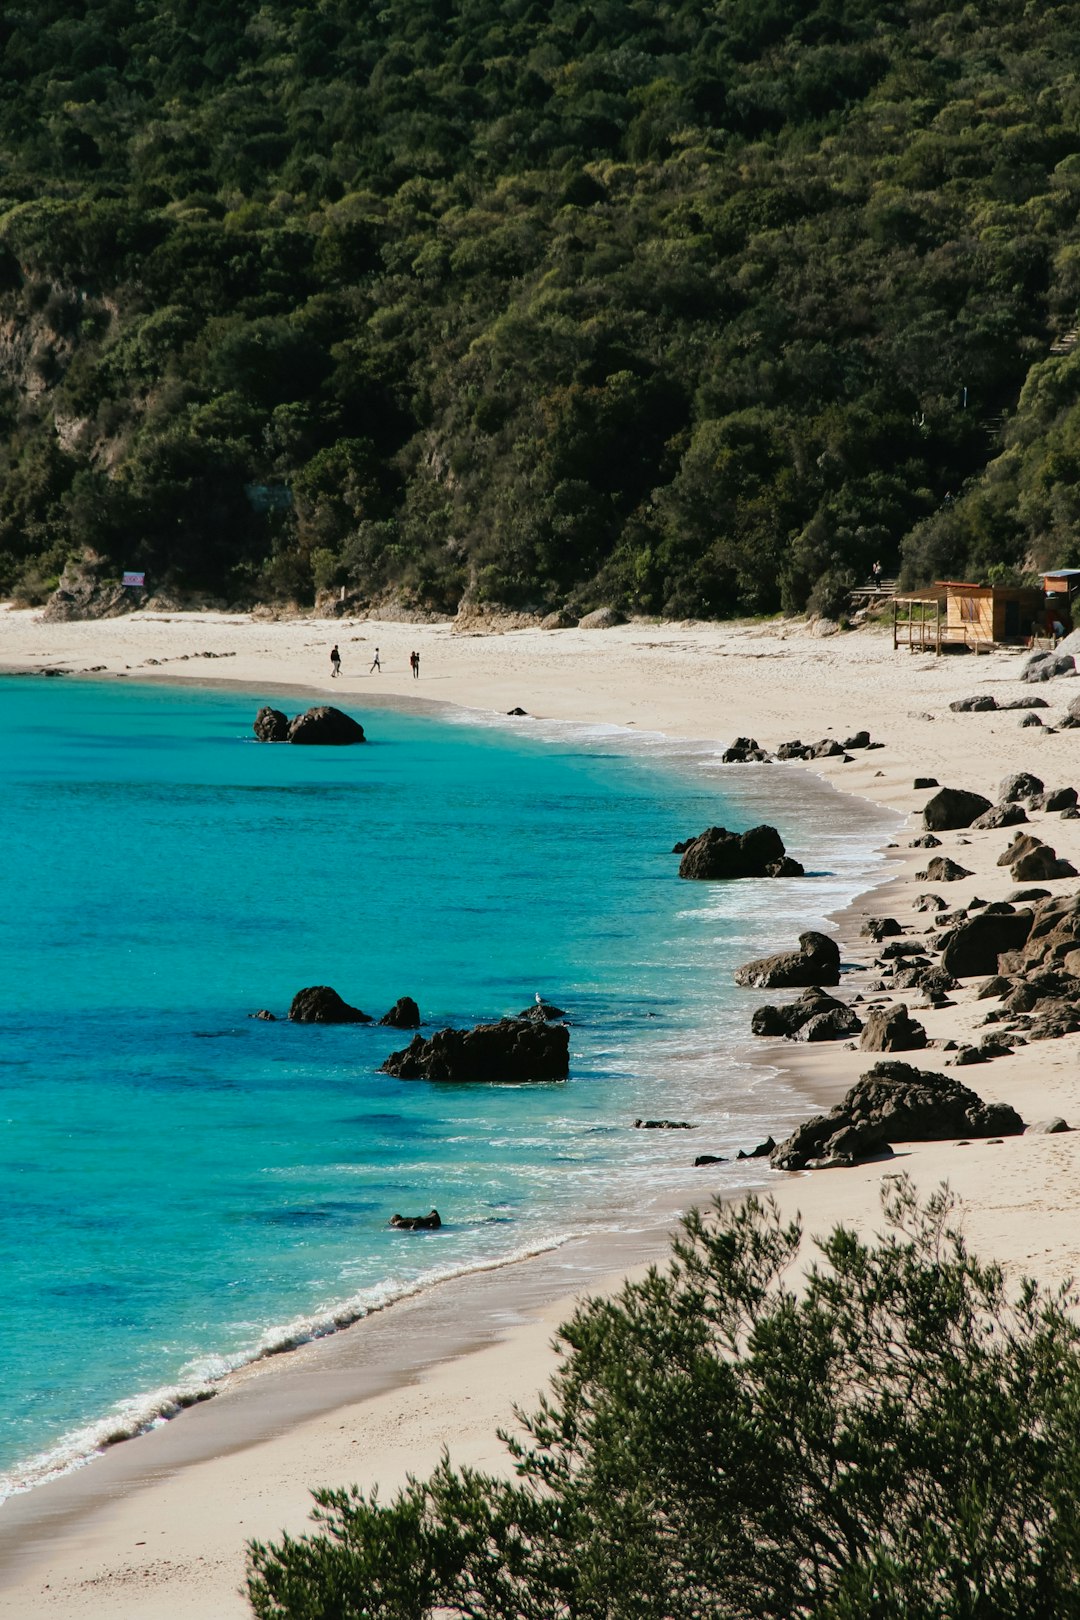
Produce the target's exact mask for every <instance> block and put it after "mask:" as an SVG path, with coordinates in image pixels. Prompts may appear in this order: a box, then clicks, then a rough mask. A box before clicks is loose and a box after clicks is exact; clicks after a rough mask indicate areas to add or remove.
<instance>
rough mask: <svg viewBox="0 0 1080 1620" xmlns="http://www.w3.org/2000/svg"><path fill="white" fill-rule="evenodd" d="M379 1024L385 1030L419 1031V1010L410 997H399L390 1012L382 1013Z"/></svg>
mask: <svg viewBox="0 0 1080 1620" xmlns="http://www.w3.org/2000/svg"><path fill="white" fill-rule="evenodd" d="M379 1023H380V1024H383V1025H385V1026H386V1028H387V1029H419V1028H420V1008H419V1007H418V1006H417V1005H416V1002H415V1001H414V1000H413V998H412V996H399V997H398V999H397V1000H396V1001H395V1002H394V1005H393V1006H392V1007H391V1008H390V1011H389V1012H386V1013H383V1015H382V1017H381V1018H380V1019H379Z"/></svg>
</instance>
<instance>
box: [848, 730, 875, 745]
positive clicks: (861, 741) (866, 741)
mask: <svg viewBox="0 0 1080 1620" xmlns="http://www.w3.org/2000/svg"><path fill="white" fill-rule="evenodd" d="M869 746H870V733H869V732H868V731H857V732H856V733H855V735H854V736H853V737H849V738H848V739H847V741H846V742H845V744H844V747H845V748H869Z"/></svg>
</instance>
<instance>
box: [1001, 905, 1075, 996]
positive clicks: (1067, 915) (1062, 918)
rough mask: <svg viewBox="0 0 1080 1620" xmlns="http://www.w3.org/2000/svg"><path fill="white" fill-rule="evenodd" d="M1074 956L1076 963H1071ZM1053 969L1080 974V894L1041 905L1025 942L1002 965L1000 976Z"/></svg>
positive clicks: (1036, 907)
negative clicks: (1002, 974)
mask: <svg viewBox="0 0 1080 1620" xmlns="http://www.w3.org/2000/svg"><path fill="white" fill-rule="evenodd" d="M1074 954H1075V962H1074V961H1072V960H1069V959H1070V958H1071V957H1074ZM1050 967H1053V968H1063V969H1064V970H1065V971H1066V972H1068V973H1074V974H1080V894H1073V895H1064V894H1063V895H1051V896H1050V897H1048V898H1047V899H1046V900H1040V901H1038V902H1037V903H1036V905H1035V909H1034V911H1033V912H1032V913H1031V928H1030V930H1029V932H1028V936H1027V939H1026V941H1025V942H1024V944H1023V945H1022V946H1021V947H1020V948H1019V949H1017V950H1015V951H1010V952H1009V953H1008V955H1007V956H1005V957H1003V958H1002V960H1001V962H1000V963H999V970H1000V972H1002V973H1005V974H1009V975H1010V976H1011V975H1021V974H1022V975H1025V976H1026V975H1029V974H1031V973H1033V972H1034V971H1035V970H1036V969H1038V968H1050Z"/></svg>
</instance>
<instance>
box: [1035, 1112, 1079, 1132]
mask: <svg viewBox="0 0 1080 1620" xmlns="http://www.w3.org/2000/svg"><path fill="white" fill-rule="evenodd" d="M1071 1129H1072V1126H1071V1125H1068V1124H1066V1122H1065V1121H1064V1120H1063V1119H1062V1117H1061V1115H1060V1114H1055V1115H1054V1117H1053V1118H1052V1119H1039V1120H1036V1121H1035V1123H1034V1124H1032V1125H1025V1126H1024V1135H1025V1136H1060V1135H1061V1133H1062V1132H1063V1131H1069V1130H1071Z"/></svg>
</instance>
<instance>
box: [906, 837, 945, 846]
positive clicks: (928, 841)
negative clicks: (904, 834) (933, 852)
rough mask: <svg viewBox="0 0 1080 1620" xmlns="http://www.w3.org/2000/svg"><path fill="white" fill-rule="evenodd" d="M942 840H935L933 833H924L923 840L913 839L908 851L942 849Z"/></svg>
mask: <svg viewBox="0 0 1080 1620" xmlns="http://www.w3.org/2000/svg"><path fill="white" fill-rule="evenodd" d="M940 848H941V839H940V838H935V837H934V835H933V833H923V835H922V837H921V838H913V839H912V840H911V842H910V844H909V845H908V849H940Z"/></svg>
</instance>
